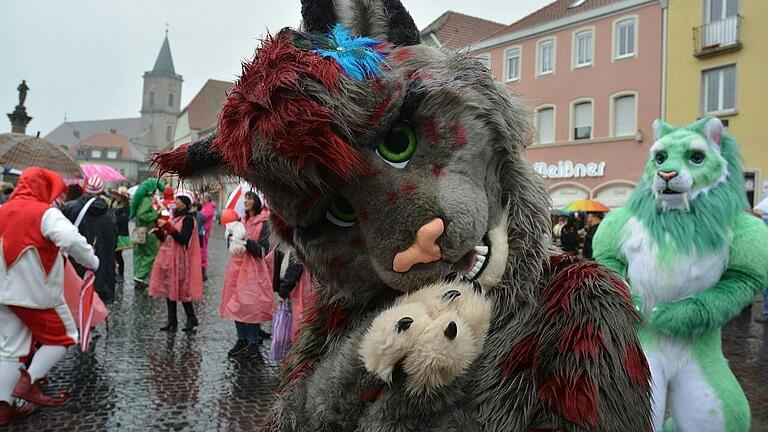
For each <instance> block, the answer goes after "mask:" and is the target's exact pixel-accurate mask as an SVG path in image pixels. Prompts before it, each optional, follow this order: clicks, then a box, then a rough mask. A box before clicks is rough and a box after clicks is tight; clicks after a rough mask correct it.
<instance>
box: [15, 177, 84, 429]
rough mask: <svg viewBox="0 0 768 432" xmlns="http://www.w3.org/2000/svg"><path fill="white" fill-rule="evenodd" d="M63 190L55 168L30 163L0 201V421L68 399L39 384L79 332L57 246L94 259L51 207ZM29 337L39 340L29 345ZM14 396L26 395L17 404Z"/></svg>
mask: <svg viewBox="0 0 768 432" xmlns="http://www.w3.org/2000/svg"><path fill="white" fill-rule="evenodd" d="M65 192H66V185H65V184H64V181H63V180H62V178H61V177H60V176H59V175H58V174H56V173H55V172H53V171H49V170H46V169H43V168H37V167H32V168H28V169H26V170H24V172H22V174H21V176H20V177H19V181H18V183H17V185H16V188H15V190H14V192H13V195H11V197H10V199H9V200H8V201H7V202H6V203H5V204H3V206H2V207H0V252H1V253H0V425H2V424H7V423H10V422H11V421H13V419H14V418H16V417H20V416H23V415H27V414H30V413H31V412H32V411H34V409H35V407H36V406H37V405H47V406H55V405H60V404H62V403H64V402H65V401H66V399H67V395H66V393H62V395H61V396H60V397H51V396H47V395H45V394H43V392H42V390H41V386H42V384H44V383H45V379H44V378H45V376H46V374H47V373H48V371H49V370H50V369H51V368H52V367H53V366H54V365H55V364H56V363H57V362H58V361H59V360H61V359H62V358H63V357H64V355H65V354H66V351H67V347H69V346H72V345H74V344H75V343H77V339H78V334H77V327H76V325H75V321H74V319H73V317H72V314H71V312H70V311H69V308H68V307H67V304H66V302H65V300H64V257H63V256H62V252H66V253H67V254H69V256H70V258H72V259H74V260H76V261H77V262H79V263H80V264H82V265H83V266H85V267H87V268H89V269H92V270H95V269H97V268H98V267H99V259H98V258H97V257H96V255H95V254H94V251H93V248H92V247H91V246H90V245H89V244H88V242H87V241H86V239H85V237H83V236H82V235H80V233H79V232H78V230H77V228H75V226H74V225H73V224H72V222H70V221H69V220H67V218H66V217H64V215H63V214H62V213H61V212H60V211H59V210H58V209H56V208H54V207H51V203H52V202H53V201H54V200H55V199H56V198H58V197H60V196H61V195H62V194H63V193H65ZM36 344H40V345H41V346H40V348H39V349H38V350H37V351H36V352H34V353H33V352H32V351H33V347H34V346H35V345H36ZM30 356H32V361H31V363H30V364H29V368H27V369H24V367H23V365H24V363H25V362H26V361H28V360H29V357H30ZM14 397H16V398H21V399H25V400H27V401H29V402H31V403H29V404H26V405H23V406H21V407H17V406H15V405H14V404H13V400H14V399H13V398H14Z"/></svg>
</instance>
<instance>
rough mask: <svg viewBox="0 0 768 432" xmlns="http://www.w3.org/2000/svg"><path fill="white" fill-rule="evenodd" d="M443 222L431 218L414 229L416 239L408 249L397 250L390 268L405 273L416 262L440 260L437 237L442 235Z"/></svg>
mask: <svg viewBox="0 0 768 432" xmlns="http://www.w3.org/2000/svg"><path fill="white" fill-rule="evenodd" d="M444 231H445V224H444V223H443V220H442V219H440V218H437V219H432V220H431V221H430V222H429V223H427V224H425V225H423V226H422V227H421V228H419V230H418V231H416V241H414V242H413V244H412V245H411V247H409V248H408V249H406V250H404V251H402V252H398V253H397V254H396V255H395V259H394V261H393V262H392V270H394V271H396V272H398V273H405V272H407V271H408V270H410V269H411V267H413V266H414V265H416V264H427V263H431V262H435V261H438V260H440V257H441V256H442V253H441V251H440V246H438V245H437V243H436V242H437V239H438V238H439V237H440V236H441V235H443V232H444Z"/></svg>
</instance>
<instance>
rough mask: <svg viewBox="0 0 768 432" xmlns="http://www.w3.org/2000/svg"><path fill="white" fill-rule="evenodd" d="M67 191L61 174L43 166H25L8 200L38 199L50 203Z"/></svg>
mask: <svg viewBox="0 0 768 432" xmlns="http://www.w3.org/2000/svg"><path fill="white" fill-rule="evenodd" d="M66 191H67V185H66V184H65V183H64V180H62V178H61V176H60V175H58V174H56V173H55V172H53V171H50V170H47V169H45V168H38V167H32V168H27V169H25V170H24V172H22V173H21V176H20V177H19V181H18V183H16V187H15V188H14V189H13V194H11V197H10V198H9V200H8V201H9V202H10V201H12V200H14V199H20V200H25V201H38V202H41V203H44V204H48V205H50V204H51V203H52V202H53V200H55V199H56V198H58V197H59V196H60V195H62V194H63V193H65V192H66Z"/></svg>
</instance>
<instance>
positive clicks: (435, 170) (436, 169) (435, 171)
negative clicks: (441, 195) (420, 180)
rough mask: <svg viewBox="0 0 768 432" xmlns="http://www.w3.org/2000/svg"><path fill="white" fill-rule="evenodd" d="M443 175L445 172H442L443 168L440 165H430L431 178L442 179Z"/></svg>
mask: <svg viewBox="0 0 768 432" xmlns="http://www.w3.org/2000/svg"><path fill="white" fill-rule="evenodd" d="M444 175H445V171H443V167H441V166H440V165H432V176H433V177H442V176H444Z"/></svg>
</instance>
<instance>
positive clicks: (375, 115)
mask: <svg viewBox="0 0 768 432" xmlns="http://www.w3.org/2000/svg"><path fill="white" fill-rule="evenodd" d="M391 103H392V95H386V96H384V98H383V99H381V100H379V101H378V102H377V103H376V106H375V107H374V108H373V112H371V115H370V116H369V117H368V121H367V123H368V125H369V126H373V125H375V124H377V123H378V122H379V120H381V118H382V117H384V114H385V113H386V112H387V108H389V105H390V104H391Z"/></svg>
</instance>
